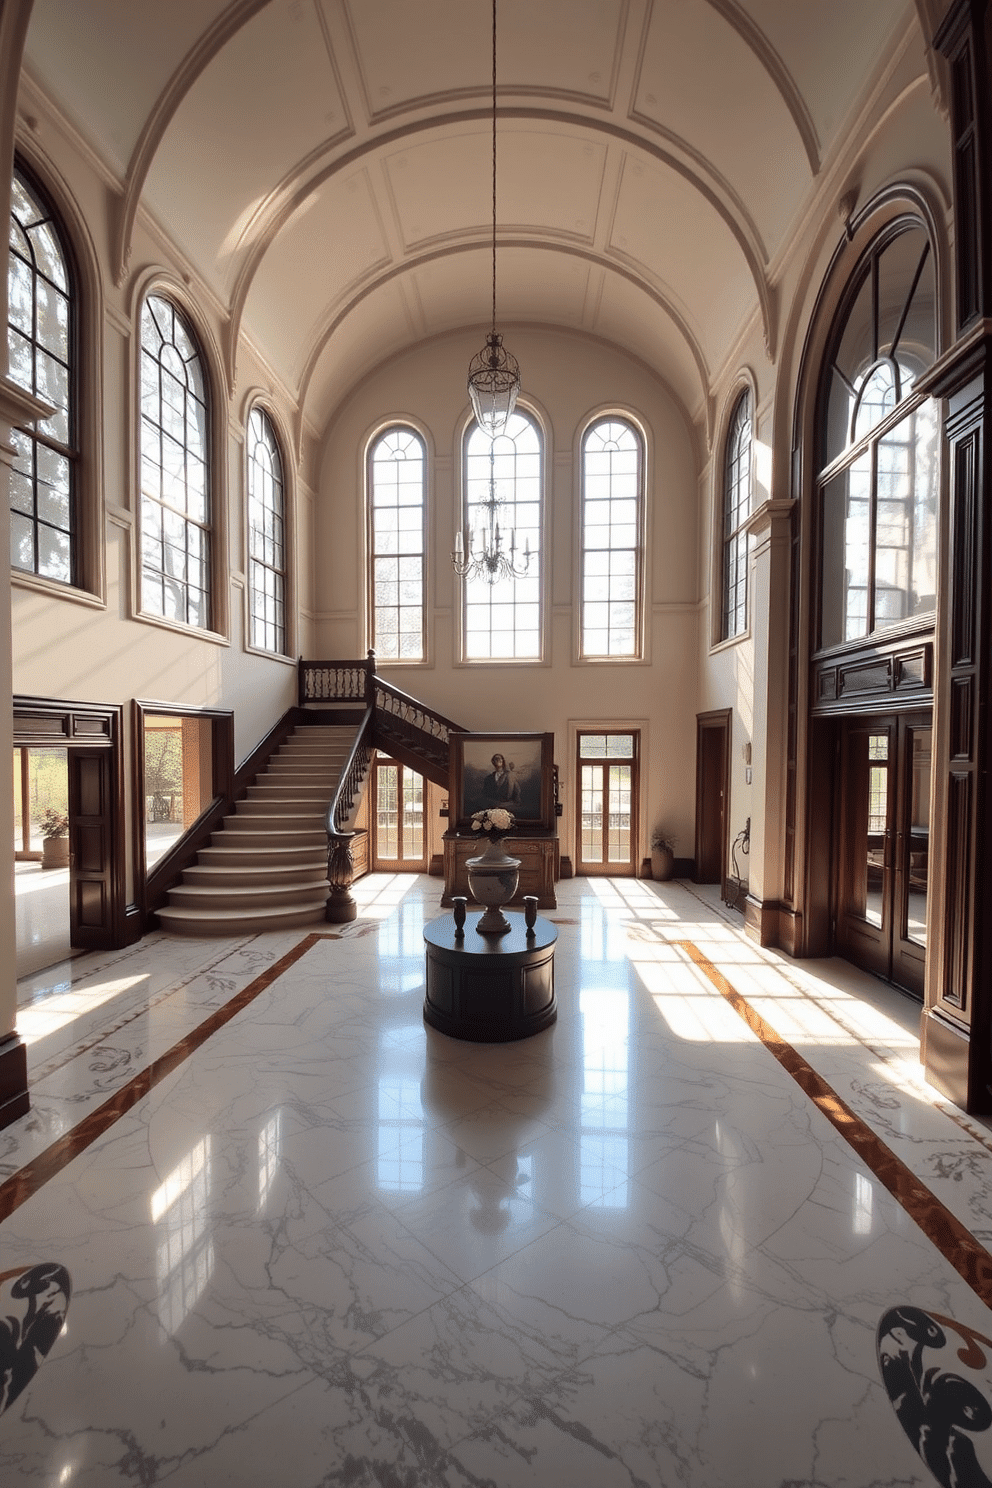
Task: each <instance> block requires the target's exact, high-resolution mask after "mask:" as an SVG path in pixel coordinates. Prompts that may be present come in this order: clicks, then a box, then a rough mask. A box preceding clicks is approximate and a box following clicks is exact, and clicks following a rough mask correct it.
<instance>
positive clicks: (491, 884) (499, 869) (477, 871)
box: [465, 836, 520, 935]
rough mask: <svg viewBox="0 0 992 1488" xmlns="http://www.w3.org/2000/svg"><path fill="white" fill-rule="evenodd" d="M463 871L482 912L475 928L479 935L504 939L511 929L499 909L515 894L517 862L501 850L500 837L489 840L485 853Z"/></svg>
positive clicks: (518, 870)
mask: <svg viewBox="0 0 992 1488" xmlns="http://www.w3.org/2000/svg"><path fill="white" fill-rule="evenodd" d="M465 867H466V868H467V869H468V885H469V888H470V889H471V891H472V898H473V899H474V900H475V901H476V903H477V904H481V905H482V906H483V909H484V913H483V914H481V915H480V916H479V922H478V924H477V925H476V927H475V928H476V929H477V930H478V932H479V934H480V935H505V934H506V933H507V931H508V930H509V929H510V928H511V927H510V922H509V920H508V919H507V918H506V915H505V914H503V913H502V911H501V906H502V905H504V904H508V903H509V902H510V900H511V899H512V898H513V896H514V894H515V893H516V892H517V881H518V879H519V877H520V859H519V858H513V857H511V856H510V854H509V853H507V852H505V851H504V850H503V842H502V838H501V837H498V836H492V837H490V839H489V842H488V843H487V845H486V849H485V851H484V852H482V853H480V854H479V855H478V857H475V858H469V859H468V861H467V862H466V864H465Z"/></svg>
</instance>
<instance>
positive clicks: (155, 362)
mask: <svg viewBox="0 0 992 1488" xmlns="http://www.w3.org/2000/svg"><path fill="white" fill-rule="evenodd" d="M194 348H195V343H194V340H193V335H192V331H191V330H190V329H189V327H188V326H187V325H186V324H185V321H184V319H183V317H182V315H181V313H180V312H179V311H178V310H177V309H176V307H175V306H174V305H173V304H171V302H170V301H168V300H165V299H163V298H162V297H161V296H160V295H149V296H148V298H147V299H146V301H145V303H144V305H143V307H142V311H141V400H142V412H141V431H140V432H141V474H142V483H141V529H142V544H141V548H142V575H141V604H142V608H143V609H145V610H148V611H150V613H152V614H156V615H162V616H164V617H165V618H167V619H170V620H178V621H179V622H181V623H182V624H184V625H193V626H197V627H200V628H206V627H207V626H209V624H210V586H209V555H210V529H209V524H210V494H209V479H208V472H207V467H206V464H205V463H204V461H203V460H202V459H201V458H200V453H201V449H200V447H199V442H198V441H194V444H196V446H197V447H191V444H190V440H189V437H188V436H189V431H190V430H191V429H199V430H203V431H205V429H206V408H205V406H204V405H203V404H202V402H201V401H199V400H200V399H201V398H202V389H203V385H204V383H203V376H202V369H201V368H200V366H199V358H198V353H197V352H196V351H195V349H194ZM194 368H195V373H196V375H195V376H193V375H192V373H193V370H194ZM160 539H161V540H160ZM250 585H251V578H250V577H249V587H250Z"/></svg>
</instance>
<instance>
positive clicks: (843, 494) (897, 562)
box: [817, 218, 940, 648]
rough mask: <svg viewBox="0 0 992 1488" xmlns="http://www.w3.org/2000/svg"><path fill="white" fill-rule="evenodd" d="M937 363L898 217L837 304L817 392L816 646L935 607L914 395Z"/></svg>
mask: <svg viewBox="0 0 992 1488" xmlns="http://www.w3.org/2000/svg"><path fill="white" fill-rule="evenodd" d="M935 356H936V291H935V276H934V264H933V254H932V252H931V250H930V240H929V237H928V235H927V232H926V229H925V228H924V226H923V224H922V223H921V222H919V221H917V220H916V219H913V218H903V219H901V220H900V221H898V222H896V223H895V224H893V225H892V226H891V227H889V228H888V229H887V230H886V231H885V232H884V233H883V234H882V235H881V236H880V237H879V238H878V239H876V241H875V242H874V243H873V244H872V246H871V248H870V249H869V251H868V252H867V254H866V255H865V256H864V258H863V259H862V261H861V263H860V264H859V266H858V269H857V272H856V273H855V275H854V277H853V279H852V282H851V284H850V285H849V287H848V291H847V294H846V296H845V299H844V301H843V303H842V305H841V309H840V314H839V315H838V318H837V323H836V325H835V327H834V331H833V335H832V338H831V342H830V347H829V350H828V354H827V358H826V364H825V370H824V376H823V382H822V385H821V392H820V474H819V480H818V499H819V511H820V560H819V578H820V584H819V589H820V605H819V635H818V638H817V640H818V645H819V647H821V648H828V647H833V646H841V645H846V644H848V643H851V642H857V641H863V640H865V639H867V638H868V637H869V636H871V635H874V634H875V633H877V632H879V631H882V630H885V629H888V628H890V627H892V626H893V625H898V624H900V623H901V622H903V621H907V620H912V619H913V618H914V617H916V616H917V615H924V614H927V613H929V612H931V611H933V610H934V609H935V607H936V595H937V500H938V482H939V449H940V420H939V418H938V416H937V410H936V407H935V405H934V403H933V400H932V399H928V398H923V397H921V396H920V395H919V394H917V393H915V391H914V389H915V384H916V381H917V379H918V378H919V376H920V374H921V373H922V372H923V371H925V370H926V368H927V367H929V366H930V365H931V364H932V363H933V361H934V358H935Z"/></svg>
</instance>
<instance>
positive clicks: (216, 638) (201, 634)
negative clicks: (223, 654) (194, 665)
mask: <svg viewBox="0 0 992 1488" xmlns="http://www.w3.org/2000/svg"><path fill="white" fill-rule="evenodd" d="M131 619H132V620H136V621H138V623H139V624H141V625H154V626H155V627H156V628H157V629H158V630H171V631H172V632H173V633H174V634H175V635H181V636H186V637H187V638H188V639H193V638H195V639H196V640H198V641H208V642H209V643H210V644H211V645H213V646H230V644H231V639H230V637H229V636H226V635H222V634H221V633H220V631H218V630H202V629H201V628H200V627H199V626H197V625H183V624H182V623H181V622H180V621H178V620H167V619H166V617H165V616H164V615H151V614H148V613H147V612H146V611H145V610H138V611H136V612H135V613H134V614H133V615H132V616H131Z"/></svg>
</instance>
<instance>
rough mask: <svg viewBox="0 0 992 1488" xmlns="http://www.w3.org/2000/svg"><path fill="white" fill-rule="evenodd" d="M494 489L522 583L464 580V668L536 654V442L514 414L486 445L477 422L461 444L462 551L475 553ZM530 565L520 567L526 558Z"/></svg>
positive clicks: (529, 425)
mask: <svg viewBox="0 0 992 1488" xmlns="http://www.w3.org/2000/svg"><path fill="white" fill-rule="evenodd" d="M491 486H492V487H493V489H494V491H495V496H496V499H497V501H498V502H499V508H498V516H497V520H498V524H499V533H500V537H501V542H502V545H503V548H504V550H505V551H506V553H507V554H508V555H510V546H511V543H512V545H513V552H512V557H513V561H514V566H515V567H516V568H517V569H518V570H523V573H522V577H519V578H517V577H513V576H507V577H503V578H497V580H496V582H495V583H492V584H490V582H489V579H488V577H486V576H485V575H482V574H472V573H470V574H468V575H467V576H466V578H465V581H464V585H463V596H464V656H465V659H466V660H467V661H536V660H538V659H539V658H540V655H541V531H542V527H543V521H542V508H543V473H542V450H541V436H540V434H539V433H538V429H537V425H536V424H535V423H534V421H533V419H531V418H528V417H527V415H526V414H524V413H521V411H520V410H519V408H518V409H517V411H516V412H515V413H514V414H512V415H511V417H510V420H509V422H508V423H507V426H506V430H505V432H504V433H502V434H500V435H499V436H498V437H497V438H496V439H495V440H491V439H490V438H489V435H488V434H486V433H485V432H484V431H483V430H482V429H480V428H479V426H478V425H477V424H475V423H473V424H471V425H470V426H469V428H468V430H467V431H466V437H465V486H464V490H465V506H464V513H465V516H464V523H463V528H464V533H465V537H464V545H465V550H466V553H467V552H469V551H475V552H478V551H480V550H481V546H482V531H483V528H484V527H485V525H486V522H487V508H486V503H487V502H488V501H489V500H490V487H491ZM525 553H529V559H527V561H526V568H524V562H525V559H524V555H525Z"/></svg>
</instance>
